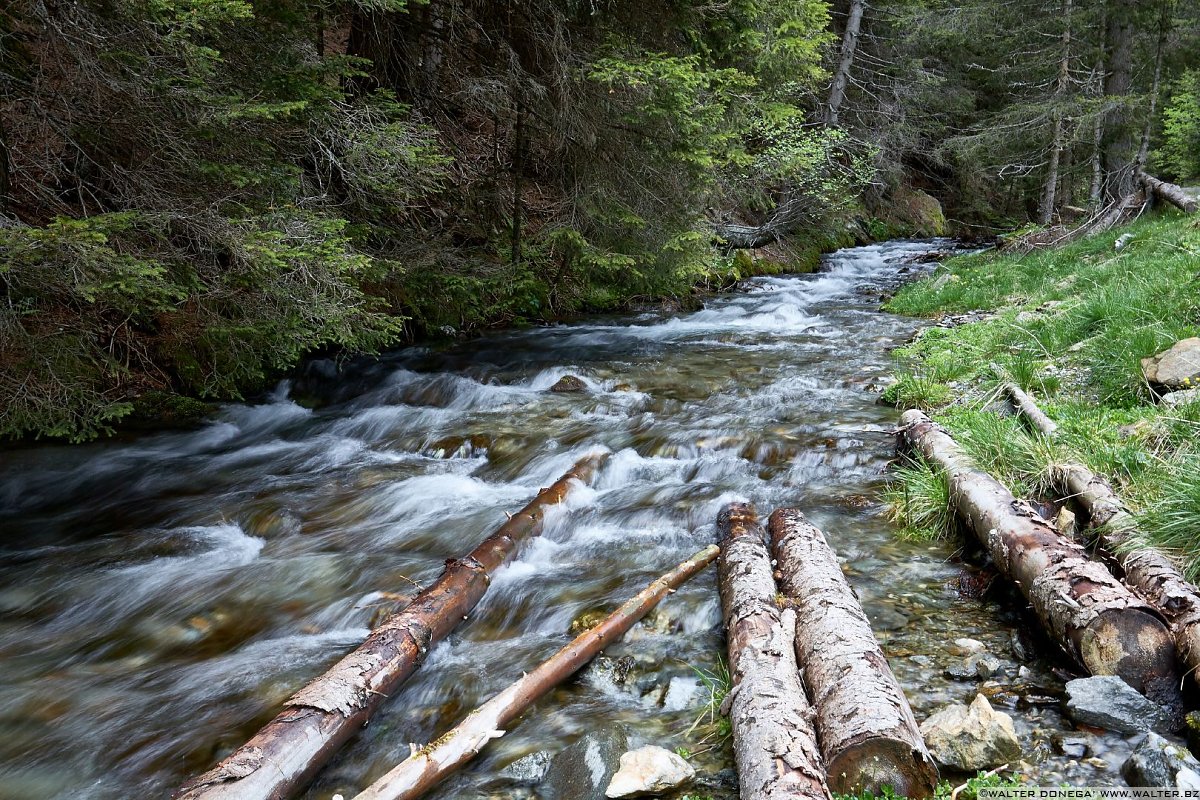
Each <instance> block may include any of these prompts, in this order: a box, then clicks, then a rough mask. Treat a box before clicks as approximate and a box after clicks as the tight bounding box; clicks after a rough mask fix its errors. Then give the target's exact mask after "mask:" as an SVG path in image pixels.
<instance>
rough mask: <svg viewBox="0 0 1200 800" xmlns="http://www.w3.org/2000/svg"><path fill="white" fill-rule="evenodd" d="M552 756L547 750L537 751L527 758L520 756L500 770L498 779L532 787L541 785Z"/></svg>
mask: <svg viewBox="0 0 1200 800" xmlns="http://www.w3.org/2000/svg"><path fill="white" fill-rule="evenodd" d="M553 757H554V756H553V754H552V753H551V752H550V751H549V750H538V751H537V752H536V753H530V754H529V755H527V756H521V757H520V758H518V759H517V760H516V761H514V762H512V763H511V764H509V765H508V766H507V767H505V768H504V769H502V770H500V777H501V778H505V779H507V780H510V781H512V782H513V783H521V784H526V785H530V786H532V785H533V784H537V783H541V782H542V780H543V779H544V778H545V777H546V772H547V770H549V769H550V759H552V758H553Z"/></svg>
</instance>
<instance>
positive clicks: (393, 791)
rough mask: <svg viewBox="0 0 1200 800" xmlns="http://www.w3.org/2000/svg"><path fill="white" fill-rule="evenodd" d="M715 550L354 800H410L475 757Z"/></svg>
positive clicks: (681, 568)
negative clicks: (510, 724)
mask: <svg viewBox="0 0 1200 800" xmlns="http://www.w3.org/2000/svg"><path fill="white" fill-rule="evenodd" d="M719 552H720V549H719V548H718V547H717V546H716V545H709V546H708V547H706V548H704V549H703V550H701V551H700V552H699V553H696V555H694V556H692V557H691V558H689V559H688V560H687V561H684V562H683V563H681V564H680V565H679V566H677V567H675V569H673V570H671V571H670V572H668V573H667V574H666V575H663V576H662V577H661V578H659V579H658V580H656V581H654V582H653V583H651V584H650V585H649V586H647V587H646V588H645V589H643V590H642V591H641V592H640V593H639V594H637V595H636V596H635V597H633V598H631V599H629V600H628V601H626V602H625V604H624V605H622V606H621V607H620V608H618V609H617V610H616V611H614V612H613V613H612V614H610V615H608V616H607V617H605V618H604V620H603V621H602V622H601V623H600V624H598V625H596V626H594V627H592V628H589V629H588V630H586V631H584V632H583V633H581V634H579V636H577V637H575V639H574V640H573V641H572V642H571V643H570V644H568V645H567V646H566V647H564V648H562V649H561V650H559V651H558V652H557V653H555V654H554V655H553V656H551V657H550V659H549V660H547V661H546V662H544V663H543V664H542V665H541V666H539V667H538V668H537V669H535V670H534V671H533V672H530V673H528V674H526V675H525V676H524V677H522V678H521V679H520V680H518V681H517V682H516V683H514V684H512V685H511V686H509V687H508V688H507V689H505V690H504V691H502V692H500V693H499V694H498V695H496V696H494V697H493V698H491V699H490V700H488V701H487V702H486V703H484V704H483V705H481V706H480V707H479V708H477V709H475V710H474V711H472V712H471V713H470V714H469V715H468V716H467V718H466V719H464V720H463V721H462V722H460V723H459V724H458V725H456V726H454V728H453V729H452V730H450V731H449V732H448V733H446V734H445V735H444V736H442V737H440V738H439V739H438V740H437V741H436V742H433V743H432V744H430V745H428V746H427V747H424V748H422V749H421V750H418V751H417V752H415V753H413V754H412V756H410V757H409V758H408V759H406V760H405V761H402V762H401V763H399V764H397V765H396V766H395V767H394V768H393V769H392V770H390V771H389V772H388V773H387V774H386V775H384V776H383V777H382V778H380V779H379V780H377V781H375V782H374V783H372V784H371V785H370V786H369V787H368V788H367V789H366V790H365V791H363V792H362V793H360V794H358V795H356V796H355V800H412V798H416V797H420V796H421V795H422V794H424V793H425V792H426V791H427V790H428V789H429V788H430V787H432V786H433V785H435V784H436V783H438V782H439V781H441V780H442V778H444V777H446V776H447V775H449V774H450V773H452V772H454V771H455V770H457V769H458V768H459V767H461V766H462V765H463V764H466V763H467V762H468V761H470V760H471V759H472V758H474V757H475V756H476V755H478V754H479V751H481V750H482V749H483V748H484V747H485V746H486V745H487V743H488V742H489V741H491V740H492V739H496V738H499V737H501V736H503V735H504V733H505V731H504V728H505V727H506V726H507V725H508V724H509V723H510V722H512V721H513V720H515V719H516V718H517V717H519V716H521V714H523V713H525V711H526V710H527V709H528V708H529V707H530V706H531V705H533V704H534V703H535V702H537V701H538V699H540V698H541V697H542V696H543V695H545V694H546V693H547V692H549V691H550V690H551V689H553V688H554V687H555V686H557V685H558V684H560V683H562V682H563V681H564V680H566V679H567V678H569V677H570V676H571V675H573V674H574V673H575V672H576V671H578V670H579V669H580V668H581V667H582V666H583V665H584V664H586V663H587V662H588V661H590V660H591V659H592V658H594V657H595V655H596V654H597V653H599V652H600V651H601V650H603V649H604V648H605V647H607V646H608V645H609V644H611V643H612V642H614V641H616V640H617V639H618V638H620V637H621V635H622V634H624V633H625V632H626V631H627V630H629V629H630V628H631V627H633V625H634V623H636V622H637V621H638V620H639V619H641V618H642V617H644V616H646V614H647V612H649V611H650V609H652V608H654V607H655V606H656V605H658V602H659V601H660V600H662V599H663V597H665V596H666V595H667V593H668V592H672V591H674V590H675V589H676V588H678V587H679V586H680V585H681V584H683V583H684V582H685V581H686V580H688V579H689V578H691V577H692V576H693V575H695V574H696V573H697V572H699V571H700V570H702V569H704V568H705V567H706V566H708V564H709V563H710V562H712V560H713V559H714V558H716V557H717V553H719Z"/></svg>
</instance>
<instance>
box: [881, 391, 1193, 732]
mask: <svg viewBox="0 0 1200 800" xmlns="http://www.w3.org/2000/svg"><path fill="white" fill-rule="evenodd" d="M901 431H902V434H903V436H904V439H905V440H906V441H907V443H908V444H909V445H910V446H911V447H912V448H914V449H916V450H917V451H918V452H920V453H921V454H922V455H923V456H924V457H925V459H926V460H928V461H929V462H930V463H931V464H934V465H935V466H936V467H938V468H939V469H941V470H943V471H944V472H945V474H946V476H947V478H948V481H949V485H950V498H951V503H952V504H953V505H954V507H955V510H956V511H957V512H958V514H959V516H961V517H962V518H963V519H964V520H966V522H967V523H968V524H969V525H970V527H971V529H972V530H973V531H974V533H975V535H976V536H977V537H978V538H979V540H980V541H981V542H982V543H983V544H984V546H985V547H986V548H987V549H988V552H989V553H990V554H991V556H992V559H993V560H994V561H995V563H996V566H997V567H998V568H999V569H1000V570H1001V571H1003V572H1004V573H1005V574H1006V575H1008V576H1009V577H1010V578H1012V579H1013V580H1014V581H1015V582H1016V583H1017V585H1018V586H1019V587H1020V588H1021V591H1022V592H1023V593H1024V594H1025V596H1026V597H1027V598H1029V601H1030V603H1031V604H1032V606H1033V609H1034V611H1035V612H1036V613H1037V615H1038V617H1039V618H1040V619H1041V621H1042V624H1043V625H1044V626H1045V628H1046V630H1047V631H1049V632H1050V634H1051V635H1052V637H1053V638H1054V639H1055V640H1056V641H1058V642H1059V644H1060V645H1061V646H1062V647H1063V648H1064V649H1065V650H1066V651H1067V652H1068V653H1069V654H1070V655H1071V656H1072V657H1073V658H1074V659H1075V660H1076V661H1077V662H1078V663H1079V664H1081V665H1082V666H1083V667H1084V668H1085V669H1087V670H1088V672H1090V673H1091V674H1093V675H1118V676H1120V677H1121V678H1122V679H1124V680H1125V682H1126V683H1128V684H1129V685H1130V686H1133V687H1134V688H1136V689H1137V690H1138V691H1140V692H1142V693H1143V694H1145V695H1147V696H1148V697H1151V698H1152V699H1155V700H1157V701H1159V702H1161V703H1163V704H1164V705H1167V706H1168V707H1169V708H1172V709H1178V708H1179V707H1180V700H1179V688H1178V675H1177V672H1176V661H1175V647H1174V642H1173V641H1172V637H1171V634H1170V632H1169V631H1168V630H1167V627H1166V625H1165V624H1164V623H1163V621H1162V620H1161V619H1160V618H1159V616H1158V613H1157V612H1156V611H1155V610H1154V609H1153V608H1152V607H1151V606H1149V605H1147V604H1146V603H1145V602H1143V601H1142V600H1141V599H1139V598H1138V597H1136V596H1135V595H1134V594H1133V593H1132V592H1131V591H1129V590H1128V589H1127V588H1125V586H1124V585H1122V584H1121V582H1120V581H1118V580H1117V579H1116V578H1114V577H1113V576H1112V574H1111V573H1110V572H1109V571H1108V569H1106V568H1105V567H1104V566H1103V565H1102V564H1100V563H1097V562H1095V561H1092V560H1090V559H1089V558H1088V557H1087V553H1086V552H1085V551H1084V549H1083V548H1082V547H1081V546H1079V545H1077V544H1075V543H1074V542H1069V541H1067V540H1066V539H1064V538H1062V537H1061V536H1059V535H1058V533H1057V532H1055V530H1054V529H1053V528H1052V527H1051V526H1050V525H1049V523H1047V522H1046V521H1045V520H1043V519H1042V518H1041V517H1039V516H1038V515H1037V513H1036V512H1035V511H1034V510H1033V509H1032V508H1031V507H1030V506H1029V504H1028V503H1026V502H1024V501H1020V500H1017V499H1016V498H1015V497H1013V495H1012V493H1011V492H1009V491H1008V489H1007V488H1005V487H1004V486H1003V485H1002V484H1000V483H999V482H998V481H996V480H995V479H994V478H992V477H991V476H990V475H988V474H987V473H986V472H982V471H979V470H976V469H974V467H973V466H972V465H971V464H970V461H969V460H968V458H967V456H966V454H965V453H964V452H963V451H962V449H961V448H960V447H959V446H958V444H957V443H956V442H955V441H954V440H953V439H952V438H951V437H950V436H949V435H948V434H947V433H946V432H945V431H944V430H942V428H941V426H939V425H937V424H936V423H934V422H933V421H932V420H931V419H929V417H927V416H926V415H925V414H924V413H923V412H920V411H906V412H904V414H903V416H902V417H901Z"/></svg>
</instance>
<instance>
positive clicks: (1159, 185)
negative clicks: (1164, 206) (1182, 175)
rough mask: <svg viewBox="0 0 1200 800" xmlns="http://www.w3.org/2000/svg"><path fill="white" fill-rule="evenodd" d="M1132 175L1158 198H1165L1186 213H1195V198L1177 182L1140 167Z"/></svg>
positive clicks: (1196, 205)
mask: <svg viewBox="0 0 1200 800" xmlns="http://www.w3.org/2000/svg"><path fill="white" fill-rule="evenodd" d="M1134 177H1136V178H1137V180H1138V181H1139V182H1140V183H1141V184H1142V185H1143V186H1145V187H1146V188H1147V189H1148V190H1149V191H1150V193H1151V194H1153V195H1154V196H1155V197H1157V198H1159V199H1160V200H1165V201H1166V202H1168V203H1170V204H1171V205H1173V206H1175V207H1176V208H1178V209H1179V210H1180V211H1183V212H1184V213H1186V214H1194V213H1196V209H1197V207H1198V204H1197V202H1196V198H1194V197H1192V196H1190V195H1189V194H1188V193H1187V192H1185V191H1184V190H1183V188H1182V187H1181V186H1179V185H1178V184H1174V183H1168V182H1167V181H1164V180H1160V179H1158V178H1156V177H1154V176H1153V175H1151V174H1149V173H1147V172H1143V171H1142V170H1140V169H1139V170H1138V171H1137V174H1136V175H1135V176H1134Z"/></svg>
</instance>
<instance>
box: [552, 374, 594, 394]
mask: <svg viewBox="0 0 1200 800" xmlns="http://www.w3.org/2000/svg"><path fill="white" fill-rule="evenodd" d="M550 391H552V392H559V393H570V392H586V391H587V384H586V383H584V382H583V379H582V378H577V377H575V376H574V375H563V376H562V377H561V378H559V379H558V382H557V383H555V384H554V385H553V386H551V387H550Z"/></svg>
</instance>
